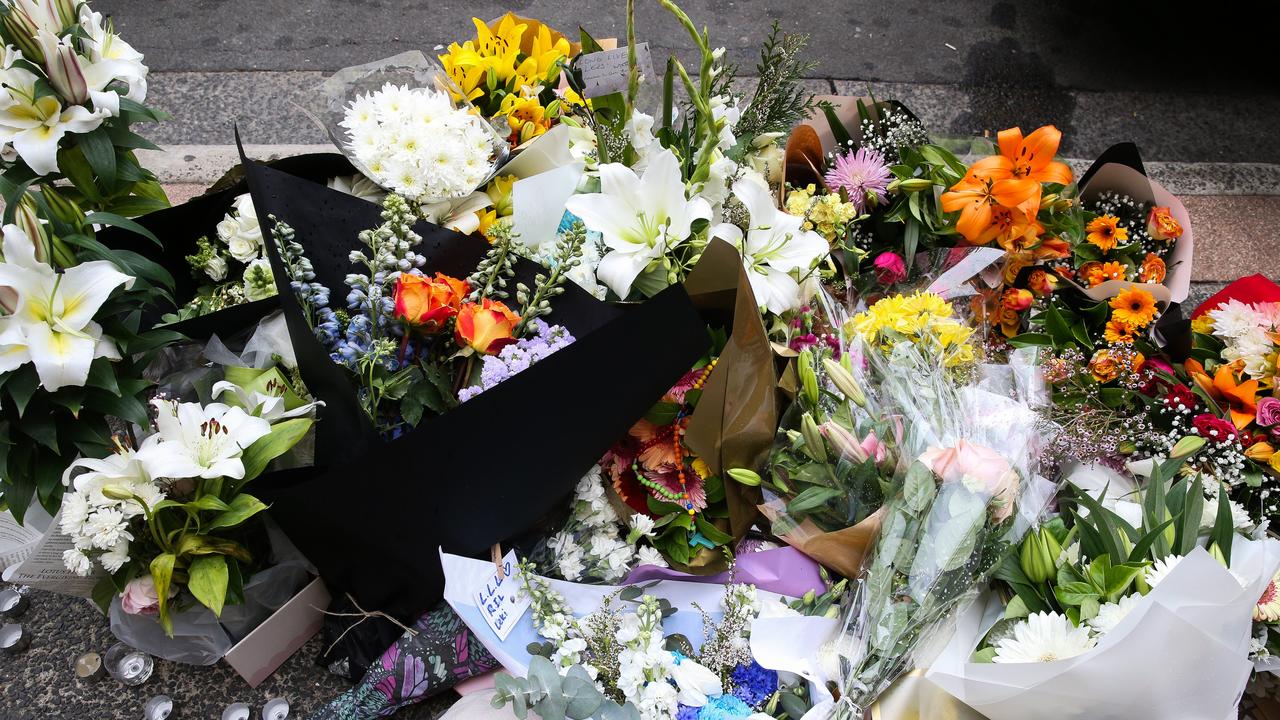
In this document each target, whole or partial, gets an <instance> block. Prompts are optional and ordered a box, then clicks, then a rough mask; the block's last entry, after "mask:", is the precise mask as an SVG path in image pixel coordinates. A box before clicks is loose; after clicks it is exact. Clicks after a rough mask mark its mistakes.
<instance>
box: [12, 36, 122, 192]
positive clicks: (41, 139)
mask: <svg viewBox="0 0 1280 720" xmlns="http://www.w3.org/2000/svg"><path fill="white" fill-rule="evenodd" d="M21 57H22V56H21V54H20V53H16V52H8V51H6V53H5V67H4V68H3V69H0V85H3V89H4V91H3V92H0V144H5V143H13V149H14V150H15V151H17V153H18V155H19V156H20V157H21V158H22V159H23V160H25V161H26V163H27V165H28V166H30V167H31V169H32V170H33V171H34V172H35V173H37V174H39V175H48V174H49V173H53V172H57V171H58V143H59V142H60V141H61V140H62V137H63V136H64V135H66V134H67V133H69V132H71V133H87V132H92V131H93V130H96V129H97V128H98V126H99V125H101V124H102V121H103V120H104V119H106V118H107V117H109V116H110V114H111V113H110V112H109V110H108V109H104V108H98V109H96V110H94V111H90V110H89V109H88V108H86V107H84V106H81V105H72V106H70V107H68V108H66V109H63V107H62V102H61V101H60V100H59V99H58V98H56V97H54V96H52V95H45V96H44V97H41V98H37V97H36V81H37V80H38V79H39V78H38V77H37V76H36V75H35V73H32V72H31V71H29V70H27V69H25V68H22V67H17V66H14V65H13V61H14V60H15V59H17V58H21ZM107 94H110V95H115V93H107ZM118 99H119V98H118V96H117V107H118V106H119V103H118Z"/></svg>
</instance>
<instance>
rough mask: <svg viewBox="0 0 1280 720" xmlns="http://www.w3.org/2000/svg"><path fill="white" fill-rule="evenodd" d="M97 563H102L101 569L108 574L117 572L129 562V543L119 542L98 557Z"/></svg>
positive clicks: (125, 541)
mask: <svg viewBox="0 0 1280 720" xmlns="http://www.w3.org/2000/svg"><path fill="white" fill-rule="evenodd" d="M98 562H100V563H102V567H103V569H105V570H106V571H107V572H109V573H116V572H119V570H120V568H122V567H124V564H125V563H127V562H129V541H128V540H121V541H120V542H118V543H116V544H115V547H113V548H111V549H110V550H108V551H106V552H105V553H103V554H102V555H100V556H99V557H98Z"/></svg>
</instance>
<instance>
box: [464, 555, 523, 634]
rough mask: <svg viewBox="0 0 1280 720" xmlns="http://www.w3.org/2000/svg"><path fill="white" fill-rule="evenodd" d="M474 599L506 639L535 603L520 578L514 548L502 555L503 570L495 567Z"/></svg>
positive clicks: (492, 624)
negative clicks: (498, 570) (499, 570)
mask: <svg viewBox="0 0 1280 720" xmlns="http://www.w3.org/2000/svg"><path fill="white" fill-rule="evenodd" d="M475 599H476V607H478V608H480V614H481V615H483V616H484V621H485V622H487V623H489V627H490V628H491V629H492V630H493V632H494V634H495V635H497V636H498V639H499V640H506V639H507V636H508V635H510V634H511V629H512V628H514V627H515V626H516V623H518V622H520V618H521V616H523V615H524V613H525V611H526V610H528V609H529V605H530V603H532V600H531V599H530V598H529V594H528V593H526V592H525V590H524V583H523V582H522V581H521V580H520V566H519V565H518V564H517V562H516V551H515V550H512V551H510V552H508V553H507V554H506V555H505V556H503V558H502V570H501V572H500V573H499V572H497V570H496V569H495V572H494V573H493V574H492V575H490V576H489V578H488V580H487V581H486V582H485V584H484V587H482V588H480V589H479V590H477V591H476V593H475Z"/></svg>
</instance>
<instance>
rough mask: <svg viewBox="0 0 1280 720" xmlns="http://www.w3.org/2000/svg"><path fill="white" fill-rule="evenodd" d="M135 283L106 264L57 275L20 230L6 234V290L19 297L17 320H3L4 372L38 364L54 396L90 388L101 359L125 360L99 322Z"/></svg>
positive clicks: (0, 275)
mask: <svg viewBox="0 0 1280 720" xmlns="http://www.w3.org/2000/svg"><path fill="white" fill-rule="evenodd" d="M121 285H124V286H125V287H130V286H132V285H133V278H132V277H131V276H129V275H126V274H124V273H122V272H120V271H119V270H118V269H117V268H116V266H115V265H113V264H112V263H110V262H107V261H105V260H95V261H93V262H87V263H81V264H80V265H76V266H75V267H71V268H67V270H66V271H65V272H61V273H58V272H55V271H54V269H53V268H52V267H50V266H49V265H46V264H45V263H42V262H40V261H39V260H36V256H35V245H34V244H33V243H32V242H31V240H30V239H29V238H28V237H27V235H26V233H24V232H22V230H20V229H19V228H18V226H16V225H6V226H5V228H4V262H0V286H7V287H9V288H12V289H13V291H14V292H15V293H16V294H17V301H16V304H15V306H14V308H13V314H12V315H8V316H5V317H2V318H0V372H8V371H10V370H16V369H17V368H19V367H21V366H23V365H25V364H27V363H32V364H34V365H35V366H36V373H37V374H38V375H39V376H40V385H41V387H43V388H44V389H45V390H47V391H49V392H54V391H55V390H57V389H58V388H61V387H63V386H66V385H72V386H80V385H84V383H85V380H87V379H88V377H89V365H90V364H92V363H93V361H94V359H95V358H100V357H106V358H110V359H113V360H118V359H119V358H120V353H119V351H118V350H117V349H116V346H115V343H113V342H112V341H111V340H110V339H108V338H104V337H103V336H102V327H101V326H100V325H98V324H97V323H95V322H94V321H93V316H94V315H95V314H96V313H97V312H98V308H100V307H102V304H103V303H104V302H106V301H107V298H108V297H110V295H111V293H112V292H113V291H114V290H115V289H116V288H117V287H119V286H121Z"/></svg>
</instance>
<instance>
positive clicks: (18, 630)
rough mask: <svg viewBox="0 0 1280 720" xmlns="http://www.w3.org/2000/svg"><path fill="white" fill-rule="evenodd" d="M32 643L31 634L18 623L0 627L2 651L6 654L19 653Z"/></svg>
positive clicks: (0, 650) (0, 647) (0, 648)
mask: <svg viewBox="0 0 1280 720" xmlns="http://www.w3.org/2000/svg"><path fill="white" fill-rule="evenodd" d="M29 645H31V634H30V633H28V632H26V631H25V630H23V629H22V626H21V625H19V624H17V623H10V624H8V625H5V626H3V627H0V652H3V653H4V654H6V655H17V654H18V653H20V652H22V651H23V650H26V649H27V647H28V646H29Z"/></svg>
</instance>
